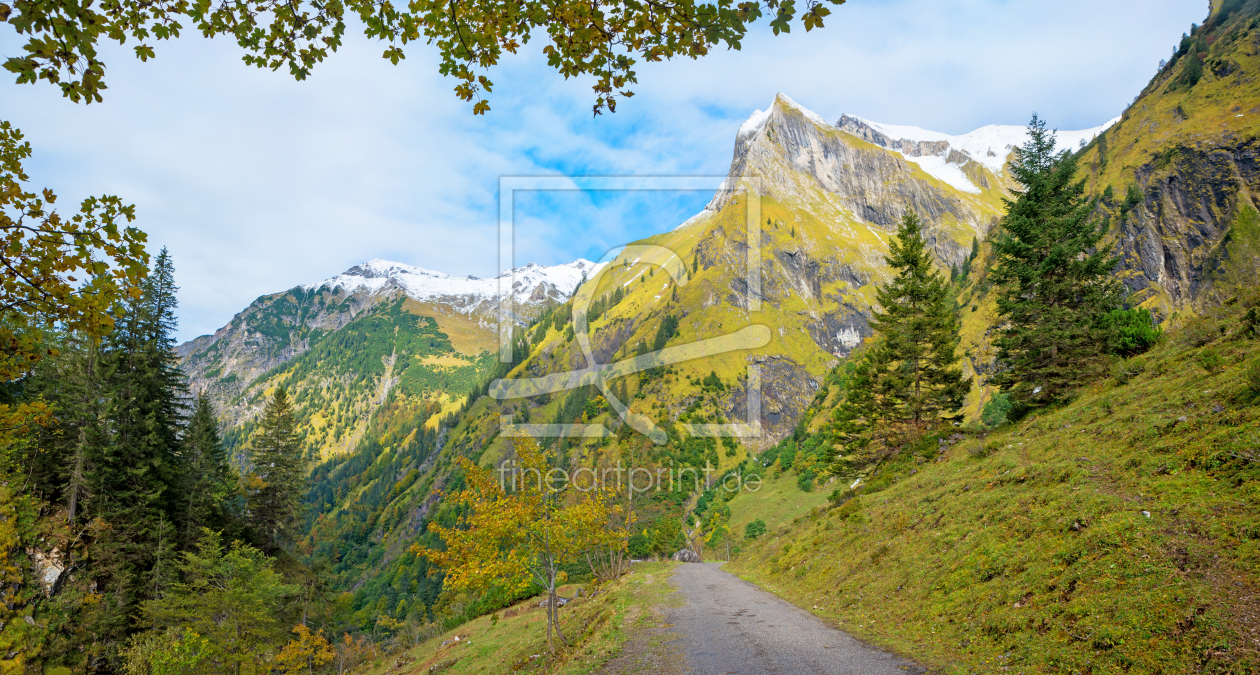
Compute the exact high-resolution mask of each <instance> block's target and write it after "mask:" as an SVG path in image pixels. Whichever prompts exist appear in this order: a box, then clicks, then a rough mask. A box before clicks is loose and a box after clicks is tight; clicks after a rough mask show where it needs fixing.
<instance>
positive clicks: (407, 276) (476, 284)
mask: <svg viewBox="0 0 1260 675" xmlns="http://www.w3.org/2000/svg"><path fill="white" fill-rule="evenodd" d="M605 264H607V263H593V262H591V261H589V260H584V259H579V260H575V261H574V262H571V263H565V264H563V265H552V266H544V265H539V264H538V263H529V264H528V265H525V266H524V267H518V268H516V269H514V270H511V271H509V272H505V273H503V274H502V275H500V276H498V277H492V278H487V279H483V278H480V277H474V276H467V277H453V276H451V275H449V274H444V273H442V272H434V271H432V270H426V269H424V268H421V267H415V266H412V265H404V264H402V263H396V262H390V261H388V260H380V259H375V260H369V261H368V262H366V263H363V264H362V265H356V266H354V267H351V268H350V269H348V270H346V271H345V272H342V273H341V274H338V275H337V276H334V277H330V278H328V279H325V280H323V281H320V282H316V283H313V284H304V285H302V286H301V287H300V288H302V289H303V290H308V291H309V290H320V289H324V288H328V289H334V288H340V289H341V290H343V291H346V292H349V293H354V292H358V291H366V292H368V293H369V294H376V293H380V292H382V291H383V290H385V289H386V288H399V289H401V290H403V291H404V292H405V293H406V294H407V295H408V297H411V298H413V299H416V300H429V299H433V298H444V297H453V296H454V297H465V298H469V299H472V300H474V301H476V300H497V299H498V298H499V297H500V296H501V295H507V293H508V292H510V293H511V294H512V296H513V297H514V298H516V299H517V300H528V299H529V297H530V295H531V294H532V293H533V292H534V289H535V288H537V287H538V286H539V285H540V284H542V285H544V287H550V288H554V289H555V290H556V291H557V292H559V293H561V294H563V295H564V296H566V297H567V296H569V295H571V294H572V293H573V291H574V290H575V289H576V288H577V287H578V284H580V283H582V280H583V279H586V278H589V277H592V276H594V275H595V273H596V272H598V271H599V269H600V268H601V267H603V266H604V265H605ZM500 280H503V281H509V280H510V282H511V283H512V288H511V289H510V291H509V290H508V289H506V288H505V289H503V290H501V289H500Z"/></svg>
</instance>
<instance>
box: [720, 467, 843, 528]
mask: <svg viewBox="0 0 1260 675" xmlns="http://www.w3.org/2000/svg"><path fill="white" fill-rule="evenodd" d="M763 473H764V474H765V480H764V482H763V483H762V485H761V489H760V490H757V491H756V492H749V491H745V492H741V493H740V495H739V496H738V497H736V498H735V499H732V500H731V501H730V502H729V503H728V504H729V505H730V507H731V520H730V524H729V527H730V528H731V532H732V533H733V534H734V535H735V538H736V539H737V540H742V539H743V537H744V526H746V525H747V524H748V523H751V522H752V521H754V520H757V519H758V518H760V519H761V520H762V521H764V522H765V524H766V529H767V530H768V531H769V532H771V533H773V532H774V531H775V530H776V529H778V528H779V527H780V526H782V525H787V524H789V523H791V521H792V519H794V518H798V517H800V516H803V515H806V514H808V513H810V512H811V511H812V510H813V509H816V508H818V507H820V506H823V505H825V504H826V503H827V495H828V494H829V493H830V492H831V491H832V490H833V489H835V488H836V486H837V485H839V482H835V483H832V484H831V485H829V486H826V487H824V486H822V485H816V486H815V487H814V491H813V492H802V491H801V489H800V488H799V487H797V485H796V474H795V473H792V472H785V473H784V474H783V475H781V476H779V477H778V478H775V477H774V470H772V469H764V470H763ZM820 478H821V477H820ZM826 480H827V479H826V478H821V481H819V482H826Z"/></svg>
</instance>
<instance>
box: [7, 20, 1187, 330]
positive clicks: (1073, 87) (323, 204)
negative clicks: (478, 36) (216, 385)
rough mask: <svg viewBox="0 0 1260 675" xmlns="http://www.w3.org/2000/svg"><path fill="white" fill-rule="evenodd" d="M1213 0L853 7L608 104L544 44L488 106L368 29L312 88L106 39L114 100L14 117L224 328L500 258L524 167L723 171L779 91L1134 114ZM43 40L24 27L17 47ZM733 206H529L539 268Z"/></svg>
mask: <svg viewBox="0 0 1260 675" xmlns="http://www.w3.org/2000/svg"><path fill="white" fill-rule="evenodd" d="M1206 9H1207V8H1206V3H1205V2H1203V0H1194V1H1193V2H1191V1H1189V0H1141V1H1133V0H1111V1H1109V2H1098V0H1061V1H1060V2H1056V3H1047V2H1044V0H1006V1H1002V0H956V1H954V2H940V0H850V1H849V2H848V3H847V4H845V5H843V6H840V7H836V8H834V9H833V13H832V15H831V16H830V17H828V19H827V23H828V25H827V27H826V28H824V29H822V30H815V31H813V32H811V33H805V32H804V31H803V30H801V29H800V28H799V27H798V28H796V32H794V33H792V34H790V35H781V36H778V37H774V36H772V35H771V34H770V31H769V28H768V26H766V25H765V23H764V22H762V23H761V24H760V25H755V26H753V28H752V31H751V33H750V36H749V39H747V40H746V41H745V43H744V47H743V50H742V51H739V52H734V51H719V52H716V53H714V54H713V55H711V56H708V57H705V58H704V59H701V60H698V61H675V62H668V63H659V64H646V65H644V66H642V67H641V68H639V79H640V83H639V85H638V86H637V87H636V88H635V91H636V94H637V95H636V96H635V97H634V98H632V99H627V100H622V101H621V103H620V105H619V106H618V112H617V113H615V114H605V115H603V116H601V117H598V118H594V119H592V117H591V104H592V103H593V94H592V93H591V90H590V81H589V80H587V79H585V78H578V79H575V80H565V79H563V78H562V77H560V76H559V75H556V74H555V73H554V71H551V70H550V69H548V68H547V66H546V63H545V61H544V60H543V58H542V56H541V53H540V49H541V44H534V45H532V46H531V47H530V48H529V49H526V50H525V51H523V52H522V54H521V55H519V56H517V57H514V58H511V59H510V60H508V61H506V62H504V63H503V64H501V65H500V66H499V67H497V68H496V69H495V70H493V71H492V72H491V79H492V80H494V82H495V83H496V86H495V91H494V93H493V94H492V96H491V98H490V104H491V107H492V110H491V112H490V113H489V114H488V115H486V116H484V117H482V116H478V117H473V116H472V115H471V108H470V106H469V105H468V104H466V103H464V102H462V101H459V100H458V99H456V98H455V96H454V95H453V93H452V91H451V89H452V87H453V86H454V85H455V82H454V81H452V80H450V79H447V78H443V77H441V76H440V75H438V74H437V72H436V63H437V59H436V56H435V53H434V52H433V51H432V50H431V49H429V48H427V47H425V46H423V45H421V46H418V47H412V48H411V49H410V50H409V51H408V55H407V58H406V59H405V60H404V61H403V62H401V63H400V64H399V65H398V66H393V65H390V64H389V63H388V62H386V61H385V60H383V59H381V58H380V52H381V50H382V46H381V45H379V44H376V43H372V42H369V41H367V40H366V39H362V38H359V37H354V38H351V39H349V40H347V44H346V45H345V46H344V47H343V48H342V50H341V51H339V52H338V53H336V54H334V55H333V56H332V58H330V59H329V60H328V61H327V62H325V63H324V64H322V65H321V66H319V67H317V68H316V70H315V72H314V74H313V75H312V77H311V78H310V79H308V80H307V81H305V82H294V81H293V80H292V79H291V78H290V77H289V76H288V75H287V74H285V73H284V72H274V73H273V72H270V71H259V70H257V69H254V68H250V67H247V66H245V65H243V64H242V63H241V61H240V51H239V49H238V48H237V47H236V45H235V44H234V43H232V42H231V41H229V40H225V39H217V40H205V39H202V38H200V37H196V36H193V35H191V34H189V35H186V37H184V38H181V39H179V40H177V41H174V42H172V43H169V44H163V43H159V44H158V45H157V59H156V60H151V61H150V62H148V63H141V62H139V61H137V60H136V59H135V58H134V57H132V56H131V55H130V54H129V53H128V49H129V47H130V45H128V49H123V48H117V47H107V48H106V49H104V50H103V52H104V54H105V55H106V63H107V64H108V70H107V74H106V77H107V83H108V84H109V87H110V88H109V89H108V90H107V91H106V92H105V101H104V103H99V104H92V105H90V106H84V105H76V104H73V103H70V102H69V101H68V100H65V99H63V98H61V96H60V94H59V91H58V90H57V89H55V88H54V87H52V86H48V85H46V84H40V85H37V86H30V85H23V86H18V85H15V84H13V83H12V80H11V79H9V80H5V81H3V82H0V119H7V120H9V121H11V122H13V123H14V124H15V125H16V126H18V127H20V128H21V129H22V130H23V131H24V132H25V133H26V135H27V138H28V140H29V141H30V142H31V144H32V146H33V148H34V151H35V156H34V158H33V160H32V161H31V162H30V163H29V164H28V172H29V173H30V174H31V178H32V185H35V186H40V187H45V186H46V187H51V188H53V189H54V190H56V191H57V192H58V193H59V195H60V196H61V198H62V200H61V202H60V203H61V204H74V203H77V202H78V201H79V200H80V199H82V198H83V197H85V196H87V195H90V194H118V195H120V196H122V197H123V198H124V199H125V200H126V201H128V202H130V203H134V204H136V206H137V212H138V215H139V218H138V219H137V224H138V225H139V226H140V227H141V229H143V230H145V231H146V232H148V233H149V240H150V242H151V247H152V249H153V250H155V251H156V250H157V248H159V247H161V246H163V245H165V246H167V247H169V248H170V250H171V253H172V255H173V257H174V261H175V265H176V273H177V274H176V276H177V282H178V283H179V285H180V286H181V290H180V304H181V308H180V320H181V327H180V338H181V339H190V338H192V337H195V336H196V335H200V334H203V333H208V332H212V331H214V330H215V329H217V328H219V327H220V326H223V325H224V324H226V323H227V322H228V321H229V320H230V319H231V317H232V316H233V315H234V314H235V313H236V312H238V311H240V310H241V309H243V308H244V307H245V306H246V305H247V304H248V303H249V302H250V301H252V300H253V299H254V298H256V297H258V296H259V295H262V294H265V293H271V292H275V291H279V290H283V289H286V288H290V287H292V286H294V285H297V284H299V283H307V282H311V281H316V280H319V279H322V278H325V277H328V276H332V275H333V274H336V273H338V272H341V271H343V270H345V269H347V268H349V267H351V266H353V265H355V264H357V263H359V262H362V261H364V260H367V259H370V258H385V259H389V260H395V261H399V262H404V263H409V264H413V265H419V266H421V267H426V268H429V269H435V270H441V271H445V272H448V273H451V274H458V275H464V274H474V275H478V276H488V275H492V274H494V273H495V271H496V268H497V247H496V241H497V240H496V227H497V214H498V181H499V177H500V176H504V175H522V176H529V175H549V174H562V175H616V176H626V175H630V176H635V175H653V176H665V175H688V176H695V175H723V174H725V173H726V171H727V169H728V167H729V164H730V159H731V151H732V148H733V145H734V139H735V131H736V129H738V128H739V125H740V123H741V122H742V121H743V120H744V119H745V118H747V116H748V115H749V114H750V113H751V112H752V111H753V110H754V109H758V108H765V107H766V106H767V105H768V104H769V103H770V101H771V100H773V98H774V95H775V93H776V92H780V91H782V92H784V93H786V94H788V95H789V96H791V97H792V98H793V99H795V100H796V101H798V102H799V103H801V104H802V105H804V106H806V107H808V108H810V109H811V110H813V111H815V112H817V113H818V114H820V115H822V116H823V117H824V118H826V119H827V120H829V121H834V120H836V119H838V118H839V117H840V115H841V114H842V113H850V114H855V115H858V116H861V117H865V118H868V119H872V120H876V121H879V122H884V123H889V124H909V125H915V126H920V127H924V128H928V129H933V130H937V131H942V132H947V133H965V132H967V131H970V130H972V129H974V128H977V127H980V126H983V125H985V124H1023V123H1025V122H1027V120H1028V118H1029V116H1030V114H1031V113H1032V111H1034V110H1035V111H1037V112H1038V113H1040V114H1041V115H1042V116H1043V117H1044V118H1045V119H1047V120H1048V121H1049V123H1050V124H1051V125H1052V126H1055V127H1058V128H1062V129H1080V128H1087V127H1092V126H1096V125H1098V124H1101V123H1103V122H1104V121H1106V120H1108V119H1110V118H1112V117H1114V116H1116V115H1118V114H1119V113H1120V111H1121V110H1123V108H1124V107H1125V105H1127V104H1128V103H1129V102H1130V101H1131V100H1132V99H1133V97H1134V95H1135V94H1136V93H1137V92H1138V91H1140V90H1141V88H1142V87H1143V86H1144V85H1145V84H1146V82H1147V81H1148V80H1149V79H1150V77H1151V76H1152V75H1153V74H1154V72H1155V68H1156V66H1157V64H1158V62H1159V60H1160V59H1161V58H1166V57H1167V56H1168V54H1169V53H1170V51H1171V49H1172V47H1173V45H1174V44H1176V43H1177V41H1178V40H1179V38H1180V36H1181V34H1182V33H1183V32H1184V31H1186V30H1188V28H1189V25H1190V23H1191V22H1193V21H1202V19H1203V17H1204V16H1205V15H1206ZM21 44H22V41H20V40H19V39H18V36H16V35H15V34H14V33H13V31H12V29H11V28H9V27H8V26H7V25H0V55H3V56H5V57H7V56H13V55H16V54H18V53H19V51H20V45H21ZM710 196H711V195H709V194H707V193H702V192H689V193H678V194H672V195H664V194H660V193H640V194H636V195H632V196H628V197H627V196H617V195H607V194H603V195H601V194H582V193H550V194H545V195H535V196H532V197H526V198H524V199H520V200H518V220H517V235H516V236H517V258H516V262H517V264H524V263H526V262H530V261H536V262H540V263H544V264H554V263H561V262H568V261H570V260H573V259H575V258H577V257H587V258H594V257H598V256H599V255H600V254H602V253H603V252H604V251H605V250H607V249H608V248H610V247H612V246H616V245H617V244H620V243H624V242H626V241H629V240H633V239H635V238H638V237H642V236H645V235H647V234H651V233H654V232H659V231H662V230H665V229H668V228H671V227H673V226H674V225H676V224H678V223H679V222H681V221H682V220H685V219H686V218H687V217H689V216H690V215H692V214H693V213H694V212H695V211H697V210H698V209H699V208H700V207H701V206H703V204H704V203H705V202H706V201H708V199H709V197H710Z"/></svg>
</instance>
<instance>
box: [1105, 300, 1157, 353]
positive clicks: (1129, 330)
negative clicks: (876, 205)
mask: <svg viewBox="0 0 1260 675" xmlns="http://www.w3.org/2000/svg"><path fill="white" fill-rule="evenodd" d="M1103 323H1104V325H1105V326H1106V327H1107V328H1108V329H1109V330H1110V332H1111V343H1110V344H1109V345H1108V349H1109V351H1111V353H1113V354H1119V355H1120V356H1126V357H1127V356H1136V355H1138V354H1144V353H1146V352H1147V351H1149V350H1150V349H1151V347H1154V346H1155V345H1156V344H1157V343H1158V342H1159V338H1160V336H1161V335H1162V334H1163V332H1164V331H1163V330H1162V329H1160V327H1159V326H1158V325H1156V324H1155V316H1154V315H1153V314H1151V311H1150V310H1148V309H1145V308H1142V307H1134V308H1133V309H1116V310H1112V311H1111V312H1110V313H1108V314H1106V315H1105V316H1104V317H1103Z"/></svg>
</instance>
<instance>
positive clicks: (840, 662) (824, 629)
mask: <svg viewBox="0 0 1260 675" xmlns="http://www.w3.org/2000/svg"><path fill="white" fill-rule="evenodd" d="M718 567H719V563H689V564H683V565H679V566H678V567H677V568H676V569H675V570H674V573H673V576H671V577H670V579H669V581H670V583H671V584H673V585H674V586H675V587H676V588H678V590H679V592H680V593H681V595H682V596H683V598H684V599H685V600H686V604H685V605H683V606H682V607H675V608H671V609H669V610H668V614H667V620H668V622H669V623H670V624H672V626H671V630H672V631H676V632H677V633H678V634H679V635H680V636H681V637H680V638H679V640H678V641H677V642H675V643H674V644H675V645H677V646H680V647H681V650H682V652H683V654H684V655H685V657H686V662H687V671H688V672H690V673H693V674H695V675H701V674H703V675H736V674H738V675H759V674H760V673H783V674H784V675H798V674H804V673H811V674H812V673H818V674H820V675H824V674H825V675H893V674H896V675H905V673H907V672H910V673H921V672H923V668H922V667H920V666H918V665H916V664H914V663H912V662H910V661H907V660H905V659H902V658H900V657H898V656H895V655H893V654H890V653H888V652H885V651H882V650H879V649H876V648H875V647H872V646H870V645H868V644H866V643H863V642H861V641H859V640H857V639H855V638H852V637H850V636H848V635H846V634H845V633H842V632H840V631H838V630H836V629H835V628H832V627H830V626H828V625H827V624H825V623H823V622H822V621H821V620H819V619H818V618H816V617H815V616H814V615H812V614H810V613H809V612H806V611H805V610H803V609H800V608H798V607H796V606H794V605H792V604H790V603H788V602H786V601H784V600H780V599H779V598H777V597H775V596H774V595H772V594H770V593H768V592H766V591H764V590H762V589H760V588H758V587H757V586H754V585H753V584H750V583H748V582H747V581H744V580H743V579H740V578H738V577H736V576H734V575H733V574H729V573H727V572H723V571H722V570H720V569H718Z"/></svg>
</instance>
